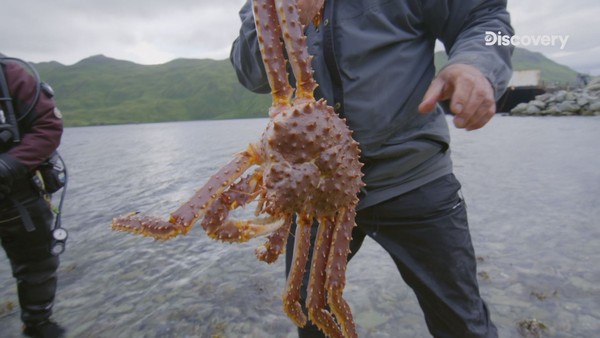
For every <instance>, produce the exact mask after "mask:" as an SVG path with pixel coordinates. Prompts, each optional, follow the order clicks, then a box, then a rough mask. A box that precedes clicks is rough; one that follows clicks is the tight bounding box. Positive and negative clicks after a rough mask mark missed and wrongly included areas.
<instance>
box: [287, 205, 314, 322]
mask: <svg viewBox="0 0 600 338" xmlns="http://www.w3.org/2000/svg"><path fill="white" fill-rule="evenodd" d="M296 223H297V227H296V234H295V236H296V240H295V242H294V255H293V257H292V266H291V269H290V273H289V275H288V278H287V284H286V286H285V291H284V292H283V310H284V311H285V313H286V314H287V315H288V317H290V319H291V320H292V321H293V322H294V324H296V326H298V327H304V325H306V315H305V314H304V312H303V311H302V305H301V304H300V290H301V288H302V278H303V276H304V272H305V271H306V262H308V252H309V250H310V227H311V225H312V218H311V217H310V215H307V214H299V215H298V218H297V220H296Z"/></svg>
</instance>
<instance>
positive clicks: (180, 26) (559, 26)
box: [0, 0, 600, 75]
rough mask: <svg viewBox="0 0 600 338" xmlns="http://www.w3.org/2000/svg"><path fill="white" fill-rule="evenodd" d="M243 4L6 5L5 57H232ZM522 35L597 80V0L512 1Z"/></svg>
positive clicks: (189, 0)
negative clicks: (560, 41) (562, 43)
mask: <svg viewBox="0 0 600 338" xmlns="http://www.w3.org/2000/svg"><path fill="white" fill-rule="evenodd" d="M244 2H245V0H217V1H215V0H177V1H166V0H144V1H142V0H126V1H124V0H103V1H92V0H53V1H47V0H28V1H5V2H4V3H3V5H2V7H3V8H2V11H0V22H2V25H3V27H7V28H8V30H6V28H5V33H4V34H0V46H1V47H0V48H2V49H1V50H0V52H3V53H5V54H9V55H13V56H18V57H22V58H25V59H27V60H30V61H34V62H40V61H50V60H55V61H59V62H61V63H64V64H72V63H75V62H77V61H79V60H81V59H83V58H86V57H89V56H92V55H96V54H104V55H107V56H110V57H114V58H118V59H125V60H131V61H134V62H137V63H142V64H156V63H163V62H167V61H169V60H172V59H175V58H180V57H183V58H214V59H224V58H227V57H228V54H229V48H230V46H231V43H232V42H233V40H234V39H235V38H236V37H237V34H238V29H239V25H240V23H239V17H238V11H239V9H240V8H241V6H242V4H243V3H244ZM508 10H509V12H510V13H511V17H512V22H513V26H514V28H515V30H516V33H517V34H522V35H536V34H537V35H551V34H559V35H568V36H569V40H568V43H567V45H566V47H565V50H560V49H559V48H558V47H556V46H554V47H552V46H547V47H544V46H537V47H536V46H529V47H528V49H530V50H533V51H537V52H541V53H543V54H544V55H546V56H548V57H550V58H551V59H553V60H554V61H556V62H560V63H562V64H565V65H567V66H569V67H571V68H573V69H575V70H577V71H580V72H593V70H594V69H596V73H595V74H598V75H600V72H598V71H597V70H598V69H600V60H598V58H597V55H598V47H599V45H600V43H599V39H598V38H597V36H596V34H597V32H596V31H597V30H595V29H593V26H594V25H595V23H596V21H597V18H598V17H600V2H598V1H597V0H571V1H569V2H564V1H559V0H546V1H544V2H543V3H541V2H539V1H533V0H522V1H508Z"/></svg>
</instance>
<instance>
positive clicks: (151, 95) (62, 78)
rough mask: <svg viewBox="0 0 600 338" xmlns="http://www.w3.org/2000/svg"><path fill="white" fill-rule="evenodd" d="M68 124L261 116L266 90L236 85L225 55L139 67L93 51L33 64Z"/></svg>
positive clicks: (267, 101) (264, 110)
mask: <svg viewBox="0 0 600 338" xmlns="http://www.w3.org/2000/svg"><path fill="white" fill-rule="evenodd" d="M36 67H37V69H38V72H39V73H40V76H41V77H42V79H44V80H45V81H47V82H48V83H50V84H51V85H52V87H53V89H54V91H55V92H56V100H57V103H58V105H59V107H60V109H61V110H62V111H63V114H64V116H65V124H66V125H68V126H81V125H98V124H119V123H145V122H164V121H185V120H206V119H226V118H241V117H265V116H267V109H268V107H269V105H270V96H269V95H256V94H253V93H251V92H249V91H248V90H246V89H245V88H244V87H242V86H241V85H240V84H239V83H238V82H237V78H236V76H235V73H234V71H233V69H232V67H231V65H230V63H229V61H228V60H220V61H215V60H187V59H178V60H174V61H171V62H168V63H165V64H161V65H151V66H144V65H139V64H135V63H132V62H129V61H121V60H115V59H110V58H107V57H105V56H93V57H90V58H87V59H84V60H82V61H80V62H78V63H76V64H74V65H72V66H64V65H61V64H59V63H56V62H50V63H40V64H36Z"/></svg>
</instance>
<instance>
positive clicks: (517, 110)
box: [510, 103, 527, 115]
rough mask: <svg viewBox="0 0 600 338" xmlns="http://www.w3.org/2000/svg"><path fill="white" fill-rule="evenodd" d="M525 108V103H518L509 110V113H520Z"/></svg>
mask: <svg viewBox="0 0 600 338" xmlns="http://www.w3.org/2000/svg"><path fill="white" fill-rule="evenodd" d="M526 109H527V103H519V104H518V105H516V106H515V107H514V108H513V109H511V110H510V113H511V114H515V115H521V114H522V113H524V112H525V110H526Z"/></svg>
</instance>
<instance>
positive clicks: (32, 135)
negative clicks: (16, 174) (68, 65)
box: [5, 62, 63, 170]
mask: <svg viewBox="0 0 600 338" xmlns="http://www.w3.org/2000/svg"><path fill="white" fill-rule="evenodd" d="M5 75H6V81H7V82H8V87H9V92H10V96H11V98H12V100H13V105H14V107H15V114H16V115H17V119H19V130H20V134H21V142H19V143H18V144H17V145H15V146H13V147H12V148H10V149H9V150H8V152H7V154H8V155H9V156H11V157H13V158H15V159H16V160H18V161H19V162H21V163H22V164H24V165H25V166H26V167H27V168H28V169H30V170H31V169H35V168H36V167H37V166H38V165H39V164H40V163H42V162H43V161H45V160H46V159H48V157H50V155H51V154H52V153H53V152H54V151H55V150H56V149H57V148H58V146H59V144H60V139H61V136H62V132H63V121H62V118H61V114H60V112H59V111H58V109H57V108H56V104H55V102H54V99H53V98H52V93H51V92H50V91H49V90H45V89H44V88H42V89H41V91H40V94H39V99H38V101H37V103H35V106H34V107H33V109H32V110H31V112H30V113H29V114H28V115H26V116H25V115H23V114H25V111H26V110H27V109H28V107H30V106H31V104H34V102H33V100H34V98H35V94H36V91H37V88H38V84H37V81H36V79H35V78H34V77H33V76H31V75H30V74H29V73H28V72H27V71H25V69H23V68H22V67H21V66H20V65H19V64H18V63H16V62H9V63H7V65H6V74H5Z"/></svg>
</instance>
